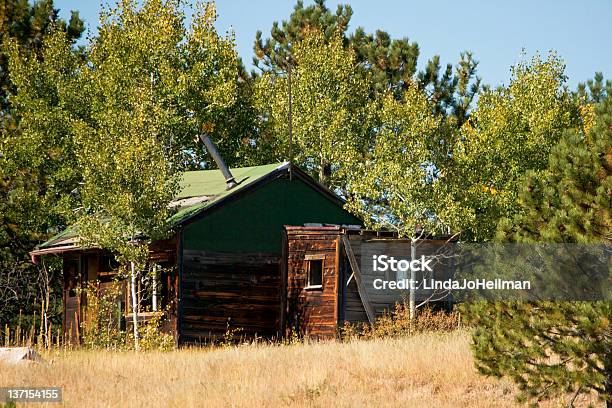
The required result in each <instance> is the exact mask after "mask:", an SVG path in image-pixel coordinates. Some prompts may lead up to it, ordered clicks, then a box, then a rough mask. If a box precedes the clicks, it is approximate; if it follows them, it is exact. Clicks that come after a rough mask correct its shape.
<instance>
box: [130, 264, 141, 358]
mask: <svg viewBox="0 0 612 408" xmlns="http://www.w3.org/2000/svg"><path fill="white" fill-rule="evenodd" d="M130 267H131V269H132V282H131V285H130V286H131V287H132V288H131V290H132V323H133V326H134V348H135V349H136V351H138V350H139V349H140V342H139V338H138V303H137V298H136V268H135V265H134V262H130Z"/></svg>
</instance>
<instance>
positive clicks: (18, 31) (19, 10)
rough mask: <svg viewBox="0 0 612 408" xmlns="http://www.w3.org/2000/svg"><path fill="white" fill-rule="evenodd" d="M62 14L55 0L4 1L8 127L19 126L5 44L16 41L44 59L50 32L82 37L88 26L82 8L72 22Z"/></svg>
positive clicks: (1, 76)
mask: <svg viewBox="0 0 612 408" xmlns="http://www.w3.org/2000/svg"><path fill="white" fill-rule="evenodd" d="M58 13H59V10H58V9H56V8H55V7H54V5H53V1H52V0H37V1H35V2H34V3H33V4H31V3H30V2H29V1H28V0H5V1H3V2H2V4H0V33H1V35H2V37H1V38H0V114H1V115H2V123H3V125H4V126H5V127H6V126H14V125H15V124H14V123H13V122H14V121H13V120H11V118H12V115H11V112H10V102H9V100H8V98H9V96H10V95H11V94H14V92H15V88H14V86H13V84H12V82H11V80H10V70H9V62H8V58H9V56H8V55H7V54H6V53H5V50H4V45H5V44H6V42H7V41H15V42H17V44H19V46H20V47H22V48H23V49H27V50H28V51H29V52H31V53H32V54H33V55H36V56H37V57H38V58H42V57H43V55H42V53H41V51H42V49H43V44H44V42H45V37H46V36H47V35H48V34H49V33H50V32H52V31H54V30H58V29H59V30H61V31H64V32H65V33H66V36H67V38H68V39H69V40H70V41H74V40H76V39H78V38H79V37H81V34H82V33H83V31H84V29H85V26H84V24H83V21H82V20H81V19H80V18H79V13H78V11H72V12H71V16H70V20H69V21H68V22H66V21H64V20H62V19H60V18H59V17H58Z"/></svg>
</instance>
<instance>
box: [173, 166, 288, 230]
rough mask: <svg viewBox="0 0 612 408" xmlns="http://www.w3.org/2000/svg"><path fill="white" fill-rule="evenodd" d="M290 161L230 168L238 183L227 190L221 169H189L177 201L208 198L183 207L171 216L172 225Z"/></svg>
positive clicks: (281, 168)
mask: <svg viewBox="0 0 612 408" xmlns="http://www.w3.org/2000/svg"><path fill="white" fill-rule="evenodd" d="M288 166H289V163H275V164H266V165H263V166H254V167H239V168H235V169H230V170H231V172H232V175H233V176H234V179H235V180H236V182H237V183H238V185H237V186H236V187H234V188H232V189H231V190H226V186H227V184H226V183H225V178H224V177H223V174H221V170H200V171H187V172H185V173H184V174H183V179H182V180H181V191H180V193H179V194H178V195H177V196H176V199H175V200H176V201H178V200H182V199H187V198H191V197H202V196H206V197H208V199H206V200H205V201H202V202H200V203H197V204H193V205H187V206H185V207H182V208H181V209H180V210H179V211H178V212H177V213H176V214H174V215H173V216H172V217H171V218H170V223H171V224H172V225H176V224H180V223H181V222H182V221H184V220H186V219H188V218H190V217H191V216H192V215H193V214H195V213H198V212H200V210H202V209H204V208H207V207H210V206H211V205H212V204H214V203H216V202H218V201H220V200H221V199H222V198H225V197H227V196H229V195H232V194H235V193H237V192H238V191H240V190H243V189H244V188H245V187H247V186H249V185H251V184H253V183H254V182H256V181H258V180H260V179H262V178H263V177H265V176H267V175H269V174H271V173H272V172H274V171H275V170H284V169H286V168H288Z"/></svg>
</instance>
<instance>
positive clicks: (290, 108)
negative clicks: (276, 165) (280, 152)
mask: <svg viewBox="0 0 612 408" xmlns="http://www.w3.org/2000/svg"><path fill="white" fill-rule="evenodd" d="M287 91H288V93H289V115H288V118H287V119H288V121H289V123H288V125H289V126H288V127H289V154H288V156H289V158H288V160H289V180H291V178H292V177H291V176H292V174H291V165H292V162H293V106H292V104H291V102H292V101H291V61H288V63H287Z"/></svg>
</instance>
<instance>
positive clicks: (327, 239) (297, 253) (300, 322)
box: [287, 227, 341, 338]
mask: <svg viewBox="0 0 612 408" xmlns="http://www.w3.org/2000/svg"><path fill="white" fill-rule="evenodd" d="M289 228H290V227H289ZM339 237H340V236H339V229H338V228H336V229H334V228H333V227H330V228H328V229H327V230H325V229H324V227H323V230H321V231H308V230H299V229H297V230H291V229H288V230H287V245H288V255H287V257H288V258H287V331H289V332H291V331H293V332H297V333H299V334H300V335H306V336H308V337H311V338H329V337H333V336H335V335H336V334H337V329H338V299H339V296H338V293H339V290H341V288H339V286H338V285H339V280H338V279H339V276H338V273H339V270H338V269H339V259H338V245H339ZM309 256H310V257H313V256H314V257H318V258H320V260H321V261H322V262H323V264H322V266H323V284H322V287H321V288H313V289H310V288H308V287H307V284H308V262H310V261H309V260H307V259H306V258H308V257H309Z"/></svg>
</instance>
